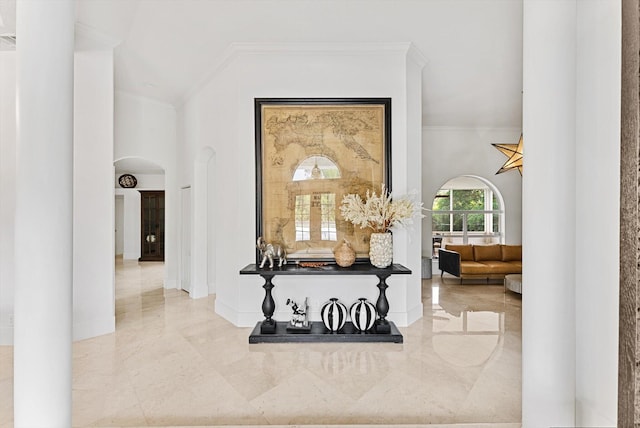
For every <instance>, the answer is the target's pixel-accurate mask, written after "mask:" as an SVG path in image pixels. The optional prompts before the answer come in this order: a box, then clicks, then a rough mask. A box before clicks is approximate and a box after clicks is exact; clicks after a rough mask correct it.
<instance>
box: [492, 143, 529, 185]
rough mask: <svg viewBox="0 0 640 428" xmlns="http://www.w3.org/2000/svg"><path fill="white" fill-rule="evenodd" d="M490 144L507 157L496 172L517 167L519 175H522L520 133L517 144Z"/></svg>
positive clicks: (499, 172)
mask: <svg viewBox="0 0 640 428" xmlns="http://www.w3.org/2000/svg"><path fill="white" fill-rule="evenodd" d="M492 146H493V147H495V148H496V149H498V150H500V151H501V152H502V154H504V155H505V156H506V157H508V158H509V159H508V160H507V161H506V162H505V163H504V165H502V168H500V169H499V170H498V172H496V174H501V173H503V172H507V171H510V170H512V169H517V170H518V172H519V173H520V176H522V134H520V140H519V141H518V144H492Z"/></svg>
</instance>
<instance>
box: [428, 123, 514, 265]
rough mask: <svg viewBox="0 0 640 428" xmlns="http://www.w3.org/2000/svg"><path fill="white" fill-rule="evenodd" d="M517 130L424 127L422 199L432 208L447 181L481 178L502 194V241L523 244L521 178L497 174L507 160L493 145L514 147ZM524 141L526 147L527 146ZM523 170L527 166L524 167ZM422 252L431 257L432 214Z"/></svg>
mask: <svg viewBox="0 0 640 428" xmlns="http://www.w3.org/2000/svg"><path fill="white" fill-rule="evenodd" d="M520 133H521V130H520V129H512V128H453V127H425V128H424V129H423V134H422V141H423V146H424V149H423V151H422V180H423V184H422V200H423V201H424V206H425V207H426V208H429V209H430V208H431V205H432V203H433V198H434V197H435V196H436V192H437V191H438V189H440V187H441V186H442V185H443V184H444V183H446V182H447V181H448V180H450V179H452V178H455V177H459V176H461V175H474V176H478V177H482V178H484V179H486V180H488V181H490V182H491V183H493V184H494V185H495V186H496V188H498V190H499V191H500V193H501V194H502V197H503V198H504V205H505V206H504V208H505V219H506V223H505V242H506V243H507V244H520V243H522V178H521V177H520V174H519V173H518V172H517V171H515V170H514V171H509V172H506V173H503V174H498V175H496V171H498V169H500V167H501V166H502V165H503V164H504V162H505V161H506V160H507V158H506V157H505V156H504V155H503V154H502V153H500V152H499V151H498V150H496V149H495V148H494V147H493V146H492V145H491V144H492V143H506V144H517V143H518V139H519V138H520ZM526 144H527V143H526V138H525V147H526ZM525 168H526V166H525ZM425 214H426V216H425V218H424V220H423V226H422V231H423V234H422V251H423V255H424V256H425V257H431V246H432V243H431V232H432V230H431V213H429V212H427V213H425Z"/></svg>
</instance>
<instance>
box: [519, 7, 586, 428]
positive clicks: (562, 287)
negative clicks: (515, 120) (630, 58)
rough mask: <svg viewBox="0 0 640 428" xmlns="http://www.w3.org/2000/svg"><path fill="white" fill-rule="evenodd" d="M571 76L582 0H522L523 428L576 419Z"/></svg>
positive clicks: (570, 423) (573, 106) (567, 423)
mask: <svg viewBox="0 0 640 428" xmlns="http://www.w3.org/2000/svg"><path fill="white" fill-rule="evenodd" d="M575 81H576V0H558V1H538V0H524V4H523V136H524V150H525V155H524V171H523V179H522V180H523V181H522V197H523V198H522V199H523V207H522V213H523V215H522V226H523V231H522V232H523V233H522V241H523V244H524V246H523V272H522V273H523V287H525V288H526V298H524V299H523V300H522V313H523V319H522V337H523V343H522V426H523V427H543V426H545V427H548V426H574V425H575V424H574V422H575V398H576V386H575V385H576V321H575V320H576V308H575V295H576V291H575V285H576V273H575V266H576V262H575V251H576V239H575V221H576V178H575V177H576V162H575V154H576V83H575ZM549 207H553V208H554V210H553V216H550V215H549Z"/></svg>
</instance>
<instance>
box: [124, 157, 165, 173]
mask: <svg viewBox="0 0 640 428" xmlns="http://www.w3.org/2000/svg"><path fill="white" fill-rule="evenodd" d="M113 164H114V166H115V169H116V174H125V173H129V174H164V169H163V168H162V167H161V166H160V165H158V164H156V163H153V162H151V161H148V160H146V159H143V158H124V159H120V160H118V161H116V162H114V163H113Z"/></svg>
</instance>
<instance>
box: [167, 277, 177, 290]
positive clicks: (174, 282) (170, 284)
mask: <svg viewBox="0 0 640 428" xmlns="http://www.w3.org/2000/svg"><path fill="white" fill-rule="evenodd" d="M179 286H180V282H179V281H178V280H177V279H167V278H165V279H164V288H165V289H173V288H179Z"/></svg>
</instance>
